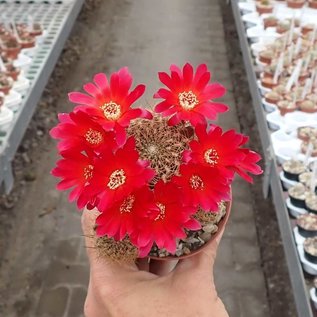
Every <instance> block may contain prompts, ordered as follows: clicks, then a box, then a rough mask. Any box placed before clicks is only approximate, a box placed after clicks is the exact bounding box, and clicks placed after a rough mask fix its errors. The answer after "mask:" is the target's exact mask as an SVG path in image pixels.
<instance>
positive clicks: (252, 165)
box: [231, 149, 263, 183]
mask: <svg viewBox="0 0 317 317" xmlns="http://www.w3.org/2000/svg"><path fill="white" fill-rule="evenodd" d="M240 151H241V152H242V153H243V154H244V155H245V157H244V159H243V160H242V161H241V162H240V163H238V164H237V165H236V166H232V167H231V168H232V170H233V171H235V172H236V173H238V174H239V175H240V176H241V177H243V178H244V179H245V180H247V181H248V182H250V183H253V179H252V178H251V177H250V175H248V174H247V173H248V172H249V173H252V174H254V175H261V174H262V173H263V170H262V169H261V167H260V166H259V165H257V164H256V163H257V162H259V161H260V160H261V156H260V155H259V154H258V153H256V152H254V151H251V150H249V149H240Z"/></svg>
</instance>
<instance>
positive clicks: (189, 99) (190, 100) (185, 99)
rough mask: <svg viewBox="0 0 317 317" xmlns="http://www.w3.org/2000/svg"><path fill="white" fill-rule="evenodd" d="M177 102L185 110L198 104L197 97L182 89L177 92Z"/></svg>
mask: <svg viewBox="0 0 317 317" xmlns="http://www.w3.org/2000/svg"><path fill="white" fill-rule="evenodd" d="M178 100H179V104H180V105H181V106H182V107H183V108H184V109H185V110H191V109H193V108H195V107H196V106H197V105H198V103H199V102H198V99H197V97H196V95H195V94H194V93H193V92H192V91H184V92H181V93H180V94H178Z"/></svg>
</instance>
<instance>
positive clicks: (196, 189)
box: [172, 164, 230, 211]
mask: <svg viewBox="0 0 317 317" xmlns="http://www.w3.org/2000/svg"><path fill="white" fill-rule="evenodd" d="M180 175H181V176H173V178H172V182H173V183H175V184H177V185H178V186H179V187H180V188H181V191H182V201H183V203H184V204H185V205H189V206H195V207H196V208H197V207H198V206H201V207H202V209H204V210H205V211H217V210H218V203H220V202H221V201H222V200H229V199H230V187H229V185H228V180H227V178H226V177H224V176H223V175H222V174H221V173H220V172H219V170H217V169H215V168H208V167H205V166H200V165H195V164H188V165H181V166H180Z"/></svg>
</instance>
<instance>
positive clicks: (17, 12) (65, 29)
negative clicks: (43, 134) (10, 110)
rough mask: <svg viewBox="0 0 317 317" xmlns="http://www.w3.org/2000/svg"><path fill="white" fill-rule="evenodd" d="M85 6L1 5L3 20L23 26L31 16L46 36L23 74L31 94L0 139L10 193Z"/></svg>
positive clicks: (2, 175)
mask: <svg viewBox="0 0 317 317" xmlns="http://www.w3.org/2000/svg"><path fill="white" fill-rule="evenodd" d="M83 3H84V0H63V1H53V0H50V1H39V0H37V1H36V0H34V1H29V0H28V1H23V0H20V1H8V0H7V1H0V17H2V18H3V17H6V18H9V19H10V21H14V22H16V23H19V22H22V23H23V22H27V21H28V18H29V17H30V16H31V17H32V19H33V21H34V22H38V23H40V24H41V25H42V26H43V27H44V29H45V33H46V34H45V38H44V39H43V42H42V43H41V44H40V45H38V47H36V49H35V50H34V51H33V53H32V54H33V56H32V63H31V65H30V66H29V68H28V69H27V71H26V72H25V74H24V75H25V77H26V78H27V79H28V80H29V81H30V88H29V91H28V93H27V94H26V95H25V96H24V98H23V100H22V105H21V106H20V108H19V110H18V111H17V112H16V113H15V117H14V121H13V123H12V124H11V126H10V128H9V130H8V131H7V132H6V134H5V135H4V136H3V135H2V136H0V184H3V183H4V188H5V191H6V192H7V193H9V192H10V191H11V189H12V187H13V183H14V178H13V173H12V166H11V162H12V160H13V158H14V156H15V153H16V151H17V149H18V146H19V144H20V142H21V140H22V138H23V136H24V133H25V131H26V128H27V127H28V124H29V122H30V120H31V118H32V116H33V113H34V111H35V109H36V106H37V104H38V101H39V99H40V97H41V95H42V92H43V90H44V88H45V86H46V84H47V82H48V80H49V78H50V75H51V73H52V71H53V69H54V67H55V64H56V62H57V60H58V57H59V55H60V53H61V51H62V49H63V47H64V44H65V42H66V40H67V38H68V36H69V34H70V31H71V29H72V27H73V25H74V22H75V20H76V18H77V16H78V14H79V12H80V10H81V7H82V5H83Z"/></svg>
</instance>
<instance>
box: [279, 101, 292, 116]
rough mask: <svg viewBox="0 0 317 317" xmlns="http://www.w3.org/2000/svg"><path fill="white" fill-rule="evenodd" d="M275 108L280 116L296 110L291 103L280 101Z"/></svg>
mask: <svg viewBox="0 0 317 317" xmlns="http://www.w3.org/2000/svg"><path fill="white" fill-rule="evenodd" d="M277 107H278V109H279V110H280V113H281V116H284V115H285V114H286V113H289V112H294V111H295V110H296V105H295V104H294V103H293V102H292V101H288V100H281V101H279V102H278V103H277Z"/></svg>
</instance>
